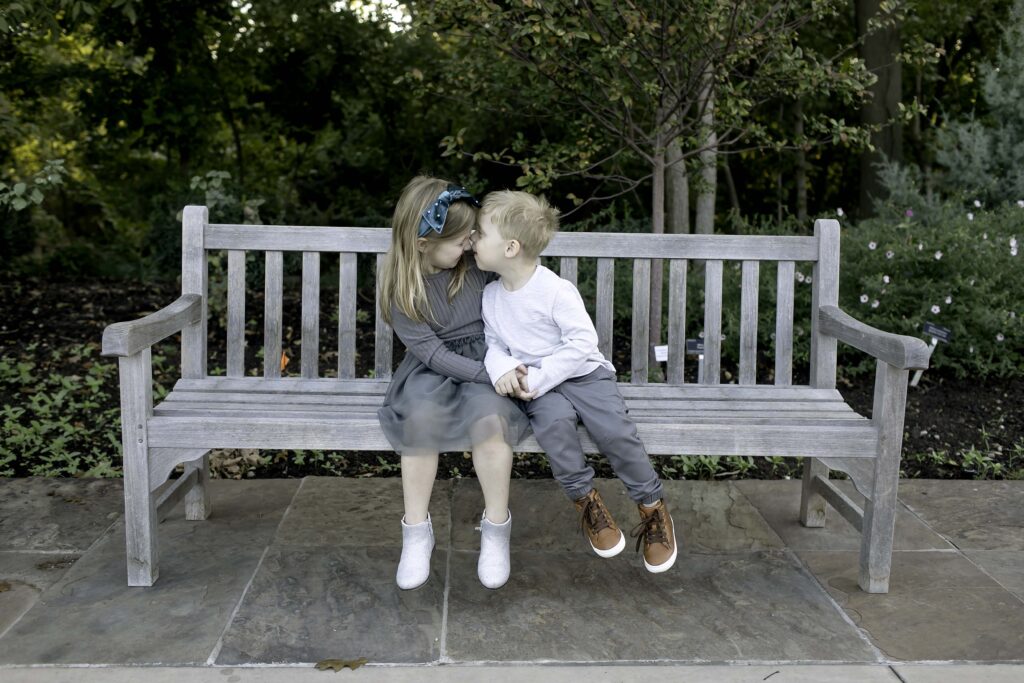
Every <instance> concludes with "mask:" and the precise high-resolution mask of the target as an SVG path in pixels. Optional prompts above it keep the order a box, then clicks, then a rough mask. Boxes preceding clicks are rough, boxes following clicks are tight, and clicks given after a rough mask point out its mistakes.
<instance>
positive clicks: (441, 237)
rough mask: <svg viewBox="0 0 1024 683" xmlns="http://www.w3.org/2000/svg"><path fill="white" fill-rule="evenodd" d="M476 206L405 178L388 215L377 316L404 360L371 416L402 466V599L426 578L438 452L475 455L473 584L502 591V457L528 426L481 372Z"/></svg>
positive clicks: (508, 524)
mask: <svg viewBox="0 0 1024 683" xmlns="http://www.w3.org/2000/svg"><path fill="white" fill-rule="evenodd" d="M479 206H480V203H479V202H478V201H477V200H476V198H475V197H473V196H472V195H471V194H470V193H469V192H467V191H466V190H465V189H464V188H461V187H458V186H456V185H452V184H450V183H448V182H445V181H444V180H438V179H436V178H428V177H424V176H418V177H416V178H413V179H412V180H411V181H410V182H409V184H408V185H406V186H405V189H404V190H403V191H402V196H401V197H400V198H399V199H398V204H397V205H396V206H395V215H394V217H393V218H392V222H391V229H392V236H391V249H390V250H389V251H388V256H387V259H386V262H385V265H384V268H383V269H382V272H381V275H380V278H381V282H380V285H381V294H380V306H381V313H382V315H383V316H384V319H385V320H387V321H388V323H390V324H391V326H392V327H394V329H395V332H396V333H397V334H398V337H399V338H400V339H401V340H402V343H404V344H405V348H406V354H405V359H404V360H403V361H402V363H401V365H399V366H398V369H397V370H396V371H395V376H394V378H393V379H392V380H391V385H390V386H389V387H388V392H387V396H385V398H384V405H383V407H381V409H380V410H379V411H378V413H377V415H378V417H379V419H380V425H381V429H382V430H383V431H384V434H385V436H386V437H387V439H388V441H389V442H390V443H391V445H392V447H393V448H394V449H395V451H397V452H398V453H400V454H401V456H402V492H403V494H404V498H405V517H404V518H403V519H402V558H401V560H400V561H399V563H398V572H397V575H396V580H397V582H398V586H399V588H403V589H411V588H417V587H419V586H421V585H422V584H423V583H424V582H425V581H426V580H427V577H428V576H429V575H430V554H431V551H432V550H433V548H434V532H433V527H432V526H431V523H430V514H429V512H428V510H427V505H428V503H429V502H430V492H431V489H432V488H433V486H434V478H435V477H436V475H437V460H438V453H439V452H443V451H464V450H467V449H469V448H472V451H473V467H474V469H475V470H476V474H477V478H478V479H479V480H480V487H481V488H482V489H483V494H484V505H485V509H484V512H483V515H482V518H481V520H480V559H479V561H478V563H477V575H478V576H479V577H480V582H481V583H482V584H483V585H484V586H486V587H488V588H500V587H501V586H503V585H504V584H505V582H506V581H508V576H509V534H510V532H511V529H512V517H511V514H510V512H509V509H508V489H509V478H510V476H511V472H512V448H511V446H512V445H514V444H515V443H517V442H518V441H519V438H520V437H521V436H522V435H523V432H525V430H526V429H528V428H529V419H528V418H527V417H526V415H525V413H523V412H522V410H521V409H520V408H519V407H518V406H517V404H516V403H514V402H513V401H512V400H511V399H509V398H506V397H503V396H499V395H498V393H497V392H496V391H495V390H494V388H493V387H492V386H491V382H490V379H489V378H488V376H487V370H486V369H485V368H484V364H483V359H484V355H485V353H486V352H487V346H486V343H485V342H484V326H483V322H482V320H481V317H480V298H481V294H482V292H483V289H484V285H486V284H487V282H488V275H487V274H485V273H483V272H482V271H480V269H478V268H477V267H476V263H475V261H474V259H473V256H472V254H471V253H466V252H468V251H470V250H471V248H472V233H473V229H474V227H475V225H476V208H475V207H479Z"/></svg>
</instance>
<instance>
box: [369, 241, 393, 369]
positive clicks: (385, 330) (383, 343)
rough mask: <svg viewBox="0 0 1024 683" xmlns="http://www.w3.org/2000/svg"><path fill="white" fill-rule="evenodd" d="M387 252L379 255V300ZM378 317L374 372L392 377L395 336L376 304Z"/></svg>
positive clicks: (378, 299)
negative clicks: (381, 274)
mask: <svg viewBox="0 0 1024 683" xmlns="http://www.w3.org/2000/svg"><path fill="white" fill-rule="evenodd" d="M386 258H387V255H386V254H378V255H377V298H376V300H377V301H380V273H381V271H382V270H383V268H384V261H385V259H386ZM374 309H375V314H376V317H377V324H376V343H375V345H374V351H373V372H374V376H375V377H377V378H379V379H391V353H392V347H393V345H394V336H393V334H392V331H391V326H390V325H388V324H387V322H386V321H385V320H384V316H382V315H381V312H380V306H374Z"/></svg>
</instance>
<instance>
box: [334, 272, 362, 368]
mask: <svg viewBox="0 0 1024 683" xmlns="http://www.w3.org/2000/svg"><path fill="white" fill-rule="evenodd" d="M356 274H357V271H356V255H355V254H354V253H347V254H342V255H341V260H340V264H339V266H338V377H339V378H340V379H351V378H353V377H355V376H356V287H357V282H358V281H357V278H356Z"/></svg>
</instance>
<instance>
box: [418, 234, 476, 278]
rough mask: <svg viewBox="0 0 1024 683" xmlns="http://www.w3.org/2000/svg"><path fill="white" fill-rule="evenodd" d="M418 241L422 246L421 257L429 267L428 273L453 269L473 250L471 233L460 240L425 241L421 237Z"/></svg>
mask: <svg viewBox="0 0 1024 683" xmlns="http://www.w3.org/2000/svg"><path fill="white" fill-rule="evenodd" d="M418 241H419V243H421V244H422V245H423V246H422V251H423V255H424V258H425V260H426V263H427V265H428V266H430V267H429V268H428V269H427V271H428V272H436V271H438V270H448V269H449V268H454V267H455V266H456V265H458V263H459V261H460V260H461V259H462V255H463V254H464V253H465V252H467V251H469V250H470V249H472V248H473V245H472V233H470V234H469V235H466V236H465V237H463V238H462V239H448V240H425V239H423V238H422V237H421V238H420V239H419V240H418Z"/></svg>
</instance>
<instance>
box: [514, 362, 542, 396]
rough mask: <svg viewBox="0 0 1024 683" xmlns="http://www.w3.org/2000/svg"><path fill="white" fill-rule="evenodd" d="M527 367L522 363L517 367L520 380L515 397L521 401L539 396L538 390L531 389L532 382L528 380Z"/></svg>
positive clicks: (517, 376) (517, 375)
mask: <svg viewBox="0 0 1024 683" xmlns="http://www.w3.org/2000/svg"><path fill="white" fill-rule="evenodd" d="M527 376H528V375H527V369H526V366H525V365H520V366H519V367H518V368H516V379H517V380H519V384H518V386H517V387H516V389H517V390H516V393H515V397H516V398H518V399H519V400H520V401H529V400H530V399H532V398H534V397H536V396H537V392H536V391H530V384H529V382H528V380H527Z"/></svg>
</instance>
